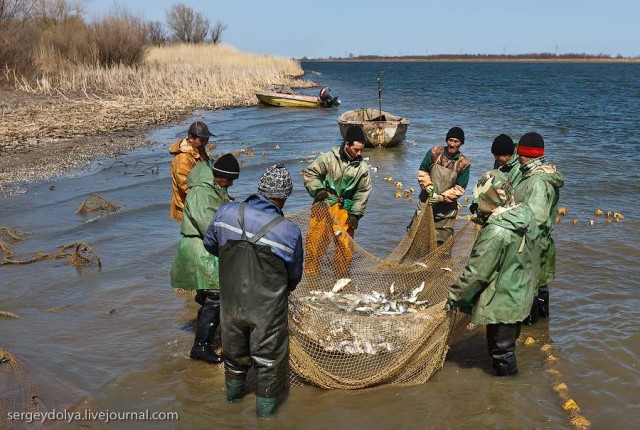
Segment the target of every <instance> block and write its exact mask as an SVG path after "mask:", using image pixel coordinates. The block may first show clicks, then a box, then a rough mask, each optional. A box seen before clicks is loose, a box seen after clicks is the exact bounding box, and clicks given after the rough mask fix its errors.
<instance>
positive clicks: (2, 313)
mask: <svg viewBox="0 0 640 430" xmlns="http://www.w3.org/2000/svg"><path fill="white" fill-rule="evenodd" d="M0 317H2V318H13V319H20V318H22V317H21V316H20V315H18V314H14V313H13V312H9V311H0Z"/></svg>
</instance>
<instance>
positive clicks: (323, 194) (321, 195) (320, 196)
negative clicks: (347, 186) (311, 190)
mask: <svg viewBox="0 0 640 430" xmlns="http://www.w3.org/2000/svg"><path fill="white" fill-rule="evenodd" d="M327 197H329V193H328V192H327V190H325V189H320V190H318V191H316V195H315V196H314V197H313V202H314V203H318V202H321V201H323V200H326V199H327Z"/></svg>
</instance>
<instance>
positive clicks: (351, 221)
mask: <svg viewBox="0 0 640 430" xmlns="http://www.w3.org/2000/svg"><path fill="white" fill-rule="evenodd" d="M358 221H360V218H359V217H358V216H357V215H349V218H347V225H348V226H349V227H351V228H352V229H354V230H357V229H358Z"/></svg>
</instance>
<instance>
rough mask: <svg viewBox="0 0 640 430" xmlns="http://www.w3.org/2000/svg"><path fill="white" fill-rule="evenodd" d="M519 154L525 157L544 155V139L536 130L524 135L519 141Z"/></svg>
mask: <svg viewBox="0 0 640 430" xmlns="http://www.w3.org/2000/svg"><path fill="white" fill-rule="evenodd" d="M518 155H524V156H525V157H532V158H537V157H542V156H543V155H544V139H543V138H542V136H540V135H539V134H538V133H536V132H531V133H527V134H525V135H523V136H522V137H521V138H520V141H519V142H518Z"/></svg>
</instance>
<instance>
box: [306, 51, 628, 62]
mask: <svg viewBox="0 0 640 430" xmlns="http://www.w3.org/2000/svg"><path fill="white" fill-rule="evenodd" d="M638 58H640V56H639V57H624V56H622V55H621V54H618V55H616V56H615V57H613V56H611V55H607V54H585V53H567V54H554V53H551V52H540V53H531V54H434V55H395V56H385V55H353V54H349V56H347V57H332V56H330V57H327V58H307V57H303V58H302V59H301V60H302V61H314V60H318V61H324V60H333V61H336V60H337V61H350V60H353V61H376V60H385V61H389V60H398V61H447V60H448V61H460V60H469V61H496V60H625V59H638Z"/></svg>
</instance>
